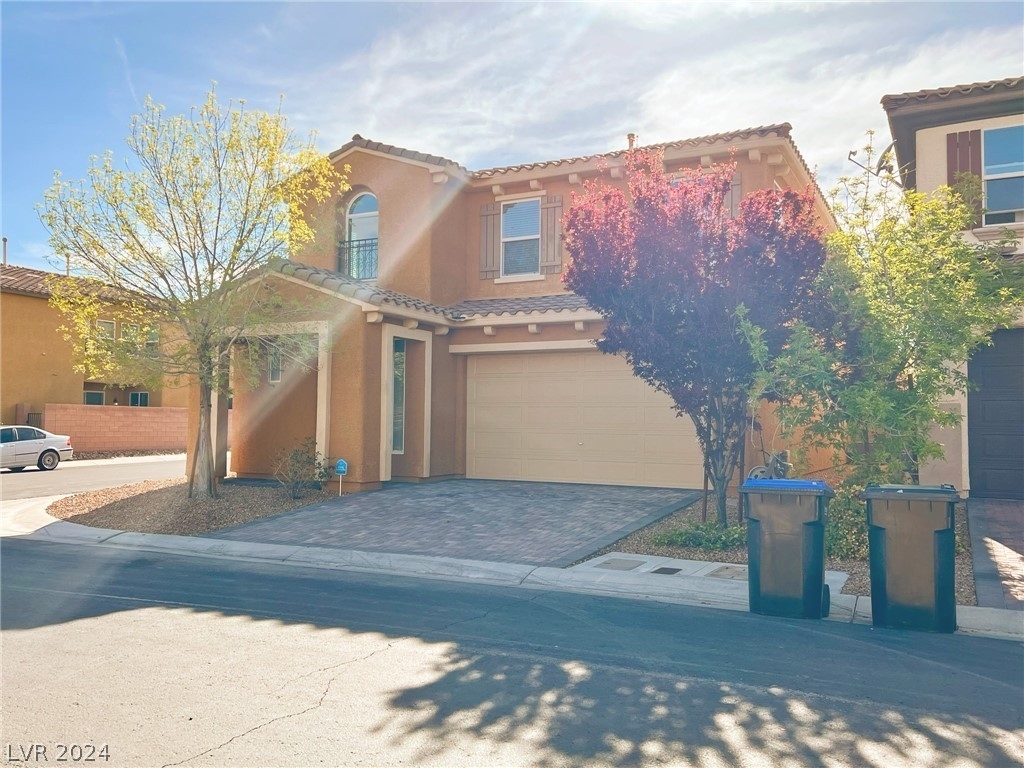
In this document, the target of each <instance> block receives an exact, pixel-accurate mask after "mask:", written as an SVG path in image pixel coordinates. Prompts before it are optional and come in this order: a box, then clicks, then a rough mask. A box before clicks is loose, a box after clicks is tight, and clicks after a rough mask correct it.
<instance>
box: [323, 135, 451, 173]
mask: <svg viewBox="0 0 1024 768" xmlns="http://www.w3.org/2000/svg"><path fill="white" fill-rule="evenodd" d="M353 147H362V148H363V149H368V150H370V151H371V152H382V153H384V154H386V155H394V156H395V157H401V158H405V159H407V160H415V161H417V162H420V163H429V164H430V165H446V166H450V167H453V168H458V169H459V170H460V171H462V172H463V173H469V171H467V170H466V169H465V168H463V167H462V166H461V165H459V164H458V163H456V162H455V161H454V160H449V159H448V158H445V157H441V156H440V155H428V154H426V153H425V152H417V151H416V150H413V149H403V148H402V147H396V146H394V145H393V144H383V143H381V142H379V141H371V140H369V139H364V138H363V137H362V136H360V135H359V134H358V133H357V134H355V135H354V136H353V137H352V140H351V141H349V142H348V143H347V144H345V145H344V146H341V147H339V148H338V149H336V150H334V151H333V152H331V154H330V159H331V160H333V159H334V158H335V157H337V156H338V155H341V154H343V153H345V152H348V150H350V149H352V148H353Z"/></svg>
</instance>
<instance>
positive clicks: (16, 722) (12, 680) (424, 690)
mask: <svg viewBox="0 0 1024 768" xmlns="http://www.w3.org/2000/svg"><path fill="white" fill-rule="evenodd" d="M0 547H2V549H0V569H2V570H0V584H2V587H0V589H2V595H0V597H2V601H0V628H2V631H3V658H2V664H3V668H2V672H3V682H4V685H3V691H2V704H3V715H4V717H3V725H2V745H3V749H4V755H3V757H4V761H5V762H7V763H11V764H13V763H16V762H24V761H19V760H17V759H15V758H17V757H18V754H19V753H18V750H19V749H22V752H21V753H20V754H24V749H27V748H28V746H29V745H31V744H37V745H43V746H46V747H47V748H48V749H50V752H49V753H48V754H49V755H50V757H49V758H48V759H49V760H51V761H52V760H53V756H54V754H55V753H54V751H53V750H54V749H57V748H58V745H60V744H63V745H64V746H65V748H66V747H67V744H68V743H73V744H77V745H79V746H81V745H82V744H85V743H87V744H88V745H92V746H93V747H95V746H96V745H98V744H105V745H107V747H108V751H107V754H108V756H109V759H108V760H106V761H104V764H107V765H135V766H140V765H146V766H148V765H316V764H322V765H399V764H404V765H409V764H415V765H465V766H491V765H550V766H562V765H573V766H575V765H579V766H584V765H585V766H592V765H615V766H620V765H665V764H668V765H681V766H689V765H693V766H707V767H708V768H710V767H711V766H733V765H737V766H747V765H750V766H776V765H793V766H803V765H809V766H829V768H834V767H835V766H885V767H886V768H892V767H893V766H904V765H905V766H915V767H916V766H946V765H952V764H956V765H963V766H994V767H998V768H1002V766H1011V765H1019V764H1021V761H1022V759H1024V701H1022V697H1021V690H1022V688H1024V654H1022V652H1021V645H1020V644H1019V643H1014V642H1009V641H1003V640H992V639H987V638H979V637H970V636H964V635H930V634H924V633H913V632H896V631H888V630H881V629H873V628H872V627H870V626H866V625H846V624H832V623H825V622H815V621H791V620H784V619H773V618H769V617H761V616H755V615H752V614H744V613H734V612H726V611H714V610H707V609H701V608H695V607H689V606H681V605H670V604H663V603H653V602H642V601H634V600H620V599H615V598H607V597H595V596H588V595H580V594H571V593H563V592H549V591H531V590H525V589H515V588H507V587H505V588H499V587H490V586H485V585H475V584H465V583H450V582H442V581H430V580H423V579H406V578H402V577H393V576H383V575H377V574H358V573H351V572H334V571H325V570H312V569H304V568H301V567H296V566H282V565H268V564H259V563H251V562H244V561H237V560H218V559H215V558H205V557H186V556H181V555H170V554H161V553H153V552H137V551H132V550H126V549H117V548H112V547H89V548H77V547H73V546H68V545H63V544H50V543H44V542H38V541H21V540H18V539H16V538H8V539H4V540H3V542H2V544H0ZM12 750H13V751H12Z"/></svg>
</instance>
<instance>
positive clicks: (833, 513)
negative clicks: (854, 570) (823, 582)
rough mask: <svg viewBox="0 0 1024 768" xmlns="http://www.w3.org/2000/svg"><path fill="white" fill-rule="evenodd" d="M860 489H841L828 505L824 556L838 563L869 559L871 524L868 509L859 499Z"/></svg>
mask: <svg viewBox="0 0 1024 768" xmlns="http://www.w3.org/2000/svg"><path fill="white" fill-rule="evenodd" d="M859 491H860V489H859V488H858V489H851V488H843V487H840V488H839V489H837V490H836V496H835V498H834V499H832V501H831V502H830V503H829V505H828V515H827V518H826V521H825V555H826V556H827V557H833V558H835V559H837V560H866V559H867V557H868V521H867V511H866V506H865V504H864V502H863V501H861V500H860V499H859V498H857V494H858V493H859Z"/></svg>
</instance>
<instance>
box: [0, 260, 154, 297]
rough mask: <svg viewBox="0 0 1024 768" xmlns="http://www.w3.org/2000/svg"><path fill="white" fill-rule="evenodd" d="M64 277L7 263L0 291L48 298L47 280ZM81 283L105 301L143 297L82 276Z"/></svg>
mask: <svg viewBox="0 0 1024 768" xmlns="http://www.w3.org/2000/svg"><path fill="white" fill-rule="evenodd" d="M64 277H65V275H62V274H61V273H59V272H45V271H43V270H41V269H31V268H29V267H16V266H13V265H7V266H4V267H0V291H3V292H4V293H20V294H23V295H25V296H38V297H40V298H44V299H49V298H50V295H51V294H52V291H51V290H50V286H49V281H50V280H51V279H56V280H61V279H64ZM71 277H72V279H73V280H79V278H76V277H75V276H74V275H72V276H71ZM81 283H82V286H83V288H84V289H85V290H86V291H91V292H95V295H96V296H98V297H99V298H100V299H103V300H104V301H107V302H112V303H117V302H118V301H123V300H125V298H126V297H128V296H134V297H135V298H143V296H142V294H132V293H130V292H129V291H124V290H119V289H117V288H115V287H113V286H110V285H104V284H102V283H99V282H97V281H95V280H85V279H84V278H82V279H81Z"/></svg>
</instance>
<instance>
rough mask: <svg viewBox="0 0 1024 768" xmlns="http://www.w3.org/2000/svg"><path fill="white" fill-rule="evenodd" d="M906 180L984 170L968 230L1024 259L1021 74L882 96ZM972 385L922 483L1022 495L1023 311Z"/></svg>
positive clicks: (954, 179)
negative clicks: (1007, 241) (1006, 242)
mask: <svg viewBox="0 0 1024 768" xmlns="http://www.w3.org/2000/svg"><path fill="white" fill-rule="evenodd" d="M882 106H883V108H884V109H885V111H886V113H887V114H888V117H889V126H890V129H891V131H892V135H893V138H894V139H895V141H896V144H895V152H896V159H897V161H898V163H899V166H900V175H901V177H902V181H903V185H904V187H905V188H908V189H917V190H920V191H921V192H931V191H934V190H935V189H937V188H938V187H940V186H942V185H950V186H954V185H956V184H957V183H958V181H959V180H960V179H961V178H962V174H963V173H970V174H973V175H974V176H976V177H978V179H980V181H981V185H982V195H983V202H982V207H983V211H982V212H981V213H979V217H978V220H977V221H976V222H975V226H974V227H973V228H972V229H970V230H969V231H966V232H964V237H965V238H967V239H968V240H971V241H973V242H977V243H994V242H997V241H1001V240H1003V239H1004V238H1006V237H1007V236H1008V235H1009V236H1010V237H1011V238H1012V240H1013V244H1012V245H1011V246H1010V247H1009V248H1008V249H1007V250H1006V251H1005V253H1004V258H1006V259H1012V260H1016V261H1024V77H1013V78H1008V79H1005V80H995V81H992V82H986V83H971V84H968V85H957V86H952V87H949V88H937V89H933V90H926V91H917V92H913V93H901V94H896V95H891V96H885V97H884V98H883V99H882ZM967 376H968V379H969V380H970V382H971V384H972V389H971V390H970V392H969V393H968V395H967V396H966V397H955V398H951V399H949V400H948V401H947V402H946V403H945V406H944V407H946V408H948V409H949V410H951V411H953V412H955V413H958V414H960V415H961V416H963V420H962V422H961V426H959V427H957V428H954V429H947V430H941V431H940V432H939V433H938V434H937V438H938V439H939V442H941V443H942V444H943V445H944V447H945V453H946V455H945V459H944V460H943V461H937V462H932V463H930V464H926V465H925V466H924V467H922V468H921V475H920V476H921V482H922V483H926V484H930V483H952V484H954V485H955V486H956V487H957V488H958V489H960V490H964V491H969V492H970V495H972V496H975V497H982V498H985V497H987V498H1018V499H1020V498H1024V314H1022V315H1021V317H1020V318H1018V321H1017V323H1016V324H1015V325H1014V326H1013V327H1011V328H1003V329H999V330H997V331H995V334H994V336H993V344H992V346H990V347H983V348H982V349H980V350H978V352H976V353H975V355H974V357H973V358H972V359H971V361H970V362H969V364H968V366H967Z"/></svg>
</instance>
